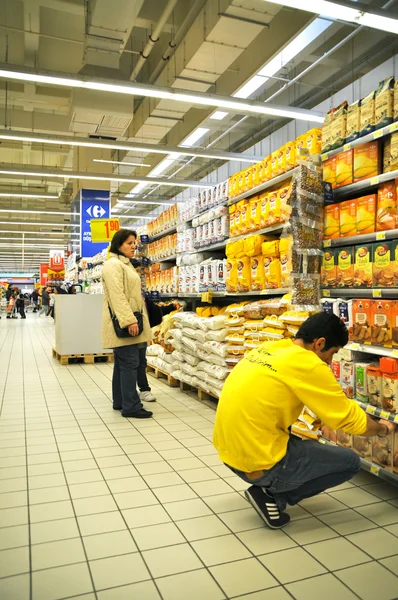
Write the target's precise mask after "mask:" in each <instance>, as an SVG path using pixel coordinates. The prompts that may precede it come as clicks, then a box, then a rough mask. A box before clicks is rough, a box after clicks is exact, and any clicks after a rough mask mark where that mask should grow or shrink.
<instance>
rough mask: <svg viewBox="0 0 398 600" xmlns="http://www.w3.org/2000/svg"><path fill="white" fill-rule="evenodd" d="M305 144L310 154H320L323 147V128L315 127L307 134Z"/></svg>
mask: <svg viewBox="0 0 398 600" xmlns="http://www.w3.org/2000/svg"><path fill="white" fill-rule="evenodd" d="M305 146H306V148H307V150H308V152H309V153H310V154H320V153H321V147H322V129H319V128H317V127H315V128H314V129H310V130H309V131H307V133H306V134H305Z"/></svg>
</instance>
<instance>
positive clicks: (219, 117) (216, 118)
mask: <svg viewBox="0 0 398 600" xmlns="http://www.w3.org/2000/svg"><path fill="white" fill-rule="evenodd" d="M227 115H228V113H227V112H224V111H223V110H216V112H215V113H213V114H212V115H211V117H210V119H214V121H222V120H223V119H224V118H225V117H226V116H227Z"/></svg>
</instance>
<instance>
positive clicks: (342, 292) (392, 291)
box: [321, 288, 398, 299]
mask: <svg viewBox="0 0 398 600" xmlns="http://www.w3.org/2000/svg"><path fill="white" fill-rule="evenodd" d="M321 292H322V295H323V297H324V298H396V299H398V288H368V289H361V288H333V289H331V288H330V289H325V290H321Z"/></svg>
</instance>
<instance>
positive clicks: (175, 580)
mask: <svg viewBox="0 0 398 600" xmlns="http://www.w3.org/2000/svg"><path fill="white" fill-rule="evenodd" d="M156 583H157V585H158V586H159V589H160V592H161V594H162V596H163V598H164V600H186V599H187V598H189V600H203V598H206V600H223V599H224V598H225V595H224V594H223V592H222V591H221V589H220V588H219V586H218V585H217V583H216V582H215V581H214V579H213V578H212V577H211V575H210V574H209V572H208V571H206V570H205V569H200V570H198V571H191V572H188V573H180V574H178V575H171V576H169V577H162V578H161V579H157V580H156Z"/></svg>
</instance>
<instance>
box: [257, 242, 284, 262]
mask: <svg viewBox="0 0 398 600" xmlns="http://www.w3.org/2000/svg"><path fill="white" fill-rule="evenodd" d="M279 243H280V240H272V241H268V242H263V243H262V245H261V253H262V254H263V256H273V257H274V258H279Z"/></svg>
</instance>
